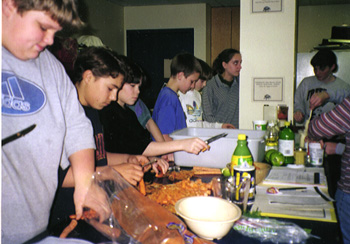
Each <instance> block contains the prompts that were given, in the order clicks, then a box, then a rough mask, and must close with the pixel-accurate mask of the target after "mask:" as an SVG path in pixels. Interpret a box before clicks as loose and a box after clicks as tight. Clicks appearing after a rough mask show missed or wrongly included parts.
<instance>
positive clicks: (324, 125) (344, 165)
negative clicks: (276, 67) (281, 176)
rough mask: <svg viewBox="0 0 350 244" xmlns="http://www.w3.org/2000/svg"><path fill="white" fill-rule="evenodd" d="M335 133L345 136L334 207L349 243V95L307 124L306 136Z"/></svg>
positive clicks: (314, 137)
mask: <svg viewBox="0 0 350 244" xmlns="http://www.w3.org/2000/svg"><path fill="white" fill-rule="evenodd" d="M335 135H344V136H345V138H346V147H345V151H344V153H343V155H342V158H341V175H340V180H339V181H338V187H337V190H336V193H335V200H336V208H337V214H338V219H339V223H340V228H341V231H342V235H343V241H344V244H349V243H350V171H349V169H350V96H349V97H347V98H345V99H344V100H343V102H342V103H340V104H339V105H338V106H336V107H335V108H334V109H332V110H331V111H329V112H326V113H323V114H321V115H320V116H318V117H317V118H315V119H313V120H312V121H311V122H310V124H309V129H308V138H309V139H311V140H321V139H322V138H331V137H333V136H335Z"/></svg>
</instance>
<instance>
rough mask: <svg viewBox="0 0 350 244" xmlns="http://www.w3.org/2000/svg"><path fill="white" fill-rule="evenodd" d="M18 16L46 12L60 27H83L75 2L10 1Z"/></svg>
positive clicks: (50, 0)
mask: <svg viewBox="0 0 350 244" xmlns="http://www.w3.org/2000/svg"><path fill="white" fill-rule="evenodd" d="M11 1H13V3H14V5H15V6H16V7H17V11H18V13H19V14H23V13H24V12H26V11H30V10H36V11H44V12H47V13H48V14H49V15H50V16H51V18H52V19H53V20H55V21H57V22H58V23H59V24H60V26H61V27H74V28H80V27H82V26H83V25H84V23H83V22H82V21H81V19H80V17H79V15H78V8H77V4H76V2H75V0H11Z"/></svg>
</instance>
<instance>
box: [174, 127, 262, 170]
mask: <svg viewBox="0 0 350 244" xmlns="http://www.w3.org/2000/svg"><path fill="white" fill-rule="evenodd" d="M221 133H227V134H228V135H227V136H226V137H224V138H220V139H219V140H216V141H214V142H212V143H210V144H209V145H210V150H209V151H205V152H201V153H199V154H198V155H195V154H191V153H187V152H185V151H180V152H175V153H174V157H175V164H176V165H179V166H188V167H193V166H201V167H210V168H224V167H225V166H226V164H228V163H230V162H231V157H232V154H233V151H234V150H235V148H236V146H237V137H238V134H245V135H246V136H247V144H248V147H249V149H250V152H251V153H252V156H253V160H254V161H257V162H262V161H263V160H264V154H265V141H264V135H265V131H259V130H233V129H212V128H185V129H182V130H178V131H175V132H173V133H172V134H170V137H171V138H173V140H180V139H187V138H192V137H199V138H201V139H202V140H207V139H209V138H210V137H212V136H215V135H217V134H221Z"/></svg>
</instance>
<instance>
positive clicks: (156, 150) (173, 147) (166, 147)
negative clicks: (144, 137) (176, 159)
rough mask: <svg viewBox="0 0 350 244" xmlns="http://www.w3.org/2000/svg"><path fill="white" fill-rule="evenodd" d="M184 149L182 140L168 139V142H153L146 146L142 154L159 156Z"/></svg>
mask: <svg viewBox="0 0 350 244" xmlns="http://www.w3.org/2000/svg"><path fill="white" fill-rule="evenodd" d="M182 150H184V148H183V146H182V144H181V142H180V141H173V140H172V141H166V142H151V143H150V144H148V146H147V147H146V149H145V151H144V152H143V153H142V155H144V156H147V157H150V156H159V155H163V154H168V153H172V152H177V151H182Z"/></svg>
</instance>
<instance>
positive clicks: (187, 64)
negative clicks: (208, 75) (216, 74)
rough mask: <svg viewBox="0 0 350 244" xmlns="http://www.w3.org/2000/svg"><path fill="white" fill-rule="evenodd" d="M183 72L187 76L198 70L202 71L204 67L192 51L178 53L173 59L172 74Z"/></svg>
mask: <svg viewBox="0 0 350 244" xmlns="http://www.w3.org/2000/svg"><path fill="white" fill-rule="evenodd" d="M180 72H183V73H184V75H185V77H188V76H190V75H191V74H193V73H195V72H197V73H199V74H200V73H202V67H201V65H200V63H199V61H198V59H197V58H196V57H195V56H193V55H192V54H190V53H180V54H177V55H176V56H175V57H174V58H173V59H172V61H171V64H170V74H171V76H176V75H177V74H178V73H180Z"/></svg>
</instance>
